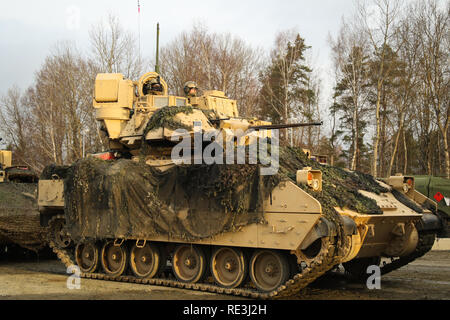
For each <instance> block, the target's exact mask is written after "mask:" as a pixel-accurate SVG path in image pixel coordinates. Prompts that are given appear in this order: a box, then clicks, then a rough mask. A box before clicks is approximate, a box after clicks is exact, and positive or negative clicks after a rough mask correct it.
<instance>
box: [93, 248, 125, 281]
mask: <svg viewBox="0 0 450 320" xmlns="http://www.w3.org/2000/svg"><path fill="white" fill-rule="evenodd" d="M100 256H101V262H102V267H103V270H104V271H105V272H106V273H107V274H109V275H110V276H114V277H118V276H120V275H122V274H123V273H124V271H125V270H126V268H127V262H128V253H127V248H126V246H125V244H121V245H120V246H119V245H116V244H114V241H108V242H106V243H105V244H104V245H103V248H102V252H101V254H100Z"/></svg>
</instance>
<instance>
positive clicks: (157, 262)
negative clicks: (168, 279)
mask: <svg viewBox="0 0 450 320" xmlns="http://www.w3.org/2000/svg"><path fill="white" fill-rule="evenodd" d="M161 258H162V257H161V253H160V250H159V248H158V246H157V245H156V244H154V243H146V244H145V245H144V246H143V247H137V246H136V245H134V246H133V248H132V249H131V252H130V266H131V271H132V272H133V274H134V275H135V276H136V277H138V278H153V277H154V276H156V275H157V274H158V273H159V272H160V270H161V266H162V259H161Z"/></svg>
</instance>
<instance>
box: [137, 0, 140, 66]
mask: <svg viewBox="0 0 450 320" xmlns="http://www.w3.org/2000/svg"><path fill="white" fill-rule="evenodd" d="M137 4H138V46H139V49H138V50H139V64H140V63H141V4H140V3H139V0H137Z"/></svg>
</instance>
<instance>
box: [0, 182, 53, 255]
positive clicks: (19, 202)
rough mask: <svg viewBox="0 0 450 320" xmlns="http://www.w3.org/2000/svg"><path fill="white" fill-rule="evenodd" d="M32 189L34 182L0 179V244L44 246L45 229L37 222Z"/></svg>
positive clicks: (35, 187)
mask: <svg viewBox="0 0 450 320" xmlns="http://www.w3.org/2000/svg"><path fill="white" fill-rule="evenodd" d="M36 191H37V184H36V183H0V244H10V243H13V244H17V245H19V246H21V247H23V248H26V249H29V250H33V251H39V250H41V249H43V248H44V246H45V245H46V234H47V230H46V228H42V227H41V226H40V222H39V211H38V206H37V201H36V194H37V192H36Z"/></svg>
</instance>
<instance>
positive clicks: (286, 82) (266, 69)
mask: <svg viewBox="0 0 450 320" xmlns="http://www.w3.org/2000/svg"><path fill="white" fill-rule="evenodd" d="M449 16H450V2H446V3H443V2H440V1H416V2H408V3H404V2H401V1H391V0H373V1H371V2H357V3H356V4H355V8H354V12H353V13H352V14H351V15H350V16H349V17H347V18H345V19H344V18H343V19H342V22H341V26H340V29H339V30H337V32H335V34H330V36H329V46H330V49H331V59H332V66H333V75H334V77H333V78H334V79H333V80H334V87H333V92H332V97H331V99H326V98H324V97H323V94H322V93H323V84H322V79H321V78H322V77H323V75H321V74H320V72H319V71H320V70H319V69H318V68H317V67H316V66H314V65H313V63H312V62H311V52H312V49H313V48H311V47H310V46H309V45H308V40H307V39H305V38H303V37H302V35H301V34H300V33H299V32H298V31H297V30H296V29H290V30H285V31H281V32H278V34H277V35H276V37H275V39H274V41H273V45H272V49H271V50H270V51H269V52H266V51H265V50H263V49H261V48H256V47H253V46H251V45H250V44H249V43H248V42H246V41H245V40H244V39H242V38H240V37H239V36H236V35H232V34H228V33H221V34H218V33H215V32H212V31H210V30H209V29H208V28H207V27H206V26H203V25H198V24H196V25H193V26H192V27H191V28H190V29H189V30H186V31H183V32H181V33H180V34H179V35H178V36H176V37H175V38H174V39H173V40H172V41H170V42H169V43H168V44H167V45H165V46H163V47H162V48H161V53H160V60H161V63H160V64H161V67H160V69H161V74H162V76H163V77H164V79H165V80H166V81H167V83H168V85H169V88H170V93H171V94H176V95H183V84H184V83H185V82H186V81H189V80H193V81H195V82H196V83H197V85H198V87H199V88H200V89H201V90H209V89H215V90H221V91H224V92H225V93H226V95H227V96H228V97H230V98H233V99H236V100H237V101H238V107H239V112H240V114H241V115H242V116H245V117H257V118H261V119H264V120H269V121H272V122H273V123H283V124H287V123H295V122H312V121H320V120H323V121H324V122H325V123H326V124H327V127H329V128H328V130H327V129H325V128H320V127H302V128H295V129H292V130H289V129H287V130H282V131H281V135H280V137H281V143H282V144H285V145H290V146H300V147H304V148H309V149H311V150H312V151H313V153H317V154H322V155H326V156H328V159H329V162H331V164H333V165H338V166H341V167H347V168H349V169H351V170H359V171H363V172H366V173H371V174H373V175H375V176H389V175H391V174H395V173H397V172H401V173H405V174H434V175H443V176H447V177H450V159H449V142H448V139H449V122H450V121H449V120H450V111H449V106H450V103H449V74H450V73H449V61H450V59H449V58H450V57H449V52H450V50H449V44H450V33H449ZM89 39H90V48H89V50H88V53H81V52H82V51H81V48H77V47H76V46H75V45H74V44H72V43H58V44H57V45H56V46H55V47H54V48H53V49H52V51H51V52H50V53H49V54H48V56H47V57H46V59H45V61H44V63H43V65H42V66H41V68H40V69H39V70H38V71H37V72H36V73H35V76H34V82H33V85H32V86H30V87H29V88H27V89H26V90H21V89H20V88H18V87H16V86H14V87H12V88H10V89H9V90H8V91H7V93H6V94H5V95H4V96H3V97H1V99H0V123H1V133H0V134H2V136H3V137H5V138H6V139H5V140H7V141H8V142H9V145H8V148H10V149H12V150H13V152H14V159H15V162H16V163H22V164H26V165H29V166H31V167H32V168H33V169H35V170H36V171H41V170H42V169H43V168H44V167H45V166H46V165H48V164H49V163H57V164H69V163H71V162H73V161H75V160H76V159H79V158H81V157H83V156H84V155H85V154H86V153H89V152H96V151H102V150H106V148H107V144H106V143H105V142H106V141H105V140H104V137H103V136H102V132H101V131H100V130H99V127H98V125H97V123H96V121H95V115H94V110H93V107H92V99H93V96H92V94H93V87H94V80H95V76H96V74H97V73H100V72H120V73H123V74H124V76H125V77H126V78H129V79H133V80H137V79H138V78H139V76H140V75H142V74H143V73H145V72H148V71H153V70H154V66H153V64H154V63H152V61H151V59H149V58H142V57H141V56H140V54H139V52H138V49H137V47H138V46H137V39H136V37H135V36H134V35H133V33H132V32H129V31H127V30H125V29H124V28H123V27H122V25H121V24H120V21H119V20H118V18H117V17H114V16H109V17H108V18H107V19H106V20H102V21H100V22H99V23H97V24H95V25H93V26H92V27H91V29H90V32H89Z"/></svg>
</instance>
